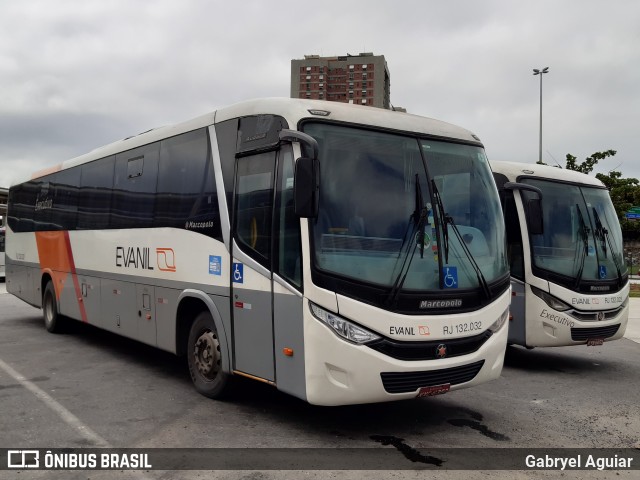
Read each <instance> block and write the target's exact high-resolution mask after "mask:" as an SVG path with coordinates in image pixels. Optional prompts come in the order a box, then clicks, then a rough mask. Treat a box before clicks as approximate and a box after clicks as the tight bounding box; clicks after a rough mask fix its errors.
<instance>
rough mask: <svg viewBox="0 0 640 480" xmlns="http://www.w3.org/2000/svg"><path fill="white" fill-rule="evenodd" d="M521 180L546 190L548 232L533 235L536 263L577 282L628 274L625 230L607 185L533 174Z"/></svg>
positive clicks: (545, 226) (613, 277) (527, 195)
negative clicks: (561, 180)
mask: <svg viewBox="0 0 640 480" xmlns="http://www.w3.org/2000/svg"><path fill="white" fill-rule="evenodd" d="M522 182H523V183H528V184H530V185H534V186H536V187H538V188H540V189H541V190H542V208H543V211H544V219H543V221H544V233H543V234H541V235H532V236H531V237H530V238H531V243H532V261H533V264H534V266H536V267H538V268H541V269H544V270H548V271H551V272H553V273H557V274H560V275H563V276H565V277H570V278H571V279H572V280H573V281H574V282H575V283H579V282H580V281H581V280H586V281H593V280H614V279H620V278H621V277H622V276H624V275H626V274H627V269H626V266H625V262H624V260H623V250H622V245H623V244H622V234H621V232H620V227H619V226H618V218H617V215H616V212H615V210H614V208H613V204H612V203H611V199H610V198H609V193H608V191H607V190H606V189H603V188H594V187H586V186H578V185H570V184H565V183H557V182H551V181H547V180H539V179H532V178H528V179H523V180H522ZM524 194H525V198H528V197H529V196H530V195H531V194H530V193H529V192H524Z"/></svg>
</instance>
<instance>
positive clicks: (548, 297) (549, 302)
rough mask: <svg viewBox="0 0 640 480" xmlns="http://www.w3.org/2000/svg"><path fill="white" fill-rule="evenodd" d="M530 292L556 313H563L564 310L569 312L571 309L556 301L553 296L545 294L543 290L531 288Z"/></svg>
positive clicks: (560, 301)
mask: <svg viewBox="0 0 640 480" xmlns="http://www.w3.org/2000/svg"><path fill="white" fill-rule="evenodd" d="M531 291H532V292H533V293H535V294H536V295H537V296H538V297H540V298H541V299H542V300H544V303H546V304H547V305H549V307H551V308H553V309H554V310H557V311H558V312H564V311H565V310H569V309H570V308H571V307H570V306H569V305H567V304H566V303H564V302H563V301H562V300H558V299H557V298H556V297H554V296H553V295H551V294H549V293H547V292H545V291H544V290H540V289H539V288H536V287H531Z"/></svg>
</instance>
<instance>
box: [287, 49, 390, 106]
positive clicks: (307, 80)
mask: <svg viewBox="0 0 640 480" xmlns="http://www.w3.org/2000/svg"><path fill="white" fill-rule="evenodd" d="M390 84H391V82H390V79H389V69H388V68H387V62H386V61H385V59H384V55H374V54H373V53H361V54H359V55H345V56H340V57H321V56H319V55H305V56H304V59H303V60H291V98H309V99H314V100H329V101H332V102H343V103H354V104H357V105H368V106H372V107H379V108H386V109H391V108H392V106H391V101H390Z"/></svg>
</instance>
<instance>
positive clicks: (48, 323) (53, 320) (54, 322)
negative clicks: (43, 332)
mask: <svg viewBox="0 0 640 480" xmlns="http://www.w3.org/2000/svg"><path fill="white" fill-rule="evenodd" d="M42 316H43V317H44V326H45V328H46V329H47V331H48V332H51V333H61V332H62V330H63V326H64V325H63V324H64V322H63V320H62V318H61V316H60V314H59V313H58V301H57V300H56V291H55V288H53V282H47V286H46V287H45V289H44V294H43V295H42Z"/></svg>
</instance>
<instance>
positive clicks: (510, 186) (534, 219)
mask: <svg viewBox="0 0 640 480" xmlns="http://www.w3.org/2000/svg"><path fill="white" fill-rule="evenodd" d="M502 188H504V189H505V190H525V191H527V192H532V193H533V195H535V198H528V199H527V200H526V201H524V199H525V198H527V196H525V195H523V203H524V206H525V208H526V212H525V213H526V215H527V224H528V226H529V234H530V235H542V234H543V233H544V226H543V225H544V222H543V220H542V217H543V214H542V190H540V189H539V188H538V187H535V186H533V185H529V184H526V183H515V182H507V183H505V184H504V185H503V187H502ZM529 197H531V195H529Z"/></svg>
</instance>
